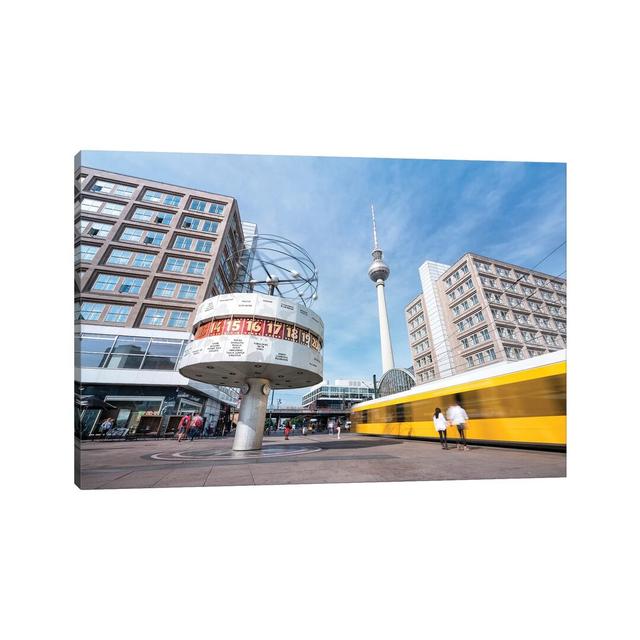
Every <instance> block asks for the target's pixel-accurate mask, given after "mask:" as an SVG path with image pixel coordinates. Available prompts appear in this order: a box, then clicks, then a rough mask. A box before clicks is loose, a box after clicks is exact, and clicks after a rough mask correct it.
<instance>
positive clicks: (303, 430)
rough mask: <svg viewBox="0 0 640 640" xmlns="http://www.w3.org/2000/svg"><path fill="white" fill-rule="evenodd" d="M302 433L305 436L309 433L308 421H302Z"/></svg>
mask: <svg viewBox="0 0 640 640" xmlns="http://www.w3.org/2000/svg"><path fill="white" fill-rule="evenodd" d="M302 435H303V436H306V435H307V423H306V422H303V423H302Z"/></svg>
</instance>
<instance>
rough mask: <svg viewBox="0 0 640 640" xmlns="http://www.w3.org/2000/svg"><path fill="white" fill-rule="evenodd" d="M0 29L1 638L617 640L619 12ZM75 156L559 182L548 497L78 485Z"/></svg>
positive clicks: (622, 437)
mask: <svg viewBox="0 0 640 640" xmlns="http://www.w3.org/2000/svg"><path fill="white" fill-rule="evenodd" d="M18 6H19V8H17V7H18ZM7 7H8V8H5V9H4V12H3V13H4V16H3V27H4V29H3V38H2V40H1V42H0V47H2V62H3V66H4V68H5V72H4V82H3V84H2V88H3V89H4V92H3V93H4V98H3V100H2V103H1V104H2V107H3V110H4V114H3V116H2V119H1V121H2V127H3V134H2V141H3V144H2V160H3V165H4V171H3V174H4V175H3V177H4V178H6V181H5V182H4V186H3V192H2V193H3V211H2V214H3V218H4V222H5V223H7V222H8V223H9V224H10V226H11V227H12V229H11V230H5V231H4V233H3V240H4V242H3V251H2V261H3V282H5V284H6V285H8V287H7V286H6V287H5V289H7V288H8V290H6V291H5V295H6V296H7V297H6V298H5V304H4V305H3V306H4V313H3V314H2V315H3V321H4V322H5V323H6V325H7V327H6V328H4V329H3V333H2V335H3V355H4V358H3V365H4V366H3V368H2V372H3V375H4V378H5V384H4V386H3V390H4V391H5V394H4V407H3V408H4V416H3V418H4V421H3V422H4V424H3V427H4V438H3V445H4V447H3V455H2V465H1V466H2V488H3V490H4V494H5V497H4V499H3V509H2V511H3V516H4V518H3V520H4V524H3V527H2V533H3V535H4V536H5V538H6V539H5V541H4V542H3V544H2V552H3V555H4V556H5V558H4V560H3V563H2V568H3V569H2V577H3V580H4V582H5V589H6V591H5V595H4V596H3V597H2V600H1V602H2V605H4V609H5V613H4V614H3V617H2V625H3V626H6V627H8V630H7V631H6V633H5V637H8V638H12V639H13V638H44V637H47V638H48V637H64V638H68V639H71V638H92V639H96V640H97V639H102V638H109V639H112V638H154V639H155V638H177V637H179V638H205V637H206V638H245V637H257V638H263V637H266V638H278V639H279V640H283V639H285V638H293V637H295V638H360V637H364V638H383V637H384V638H389V637H393V638H414V637H415V638H417V637H420V638H422V637H429V638H491V639H494V640H497V639H501V638H513V637H517V638H536V639H537V638H569V637H580V638H581V637H586V636H587V635H588V636H592V635H593V636H594V637H611V638H630V637H637V630H638V629H637V627H638V622H637V613H636V611H635V607H636V600H635V596H634V592H635V591H636V589H637V576H638V574H637V569H638V566H637V560H638V555H637V541H638V528H637V525H636V524H635V516H636V515H637V506H638V501H637V496H636V489H635V488H636V486H637V473H636V468H637V460H638V450H639V442H638V429H639V428H640V425H639V424H638V412H637V409H636V406H637V403H638V394H637V388H638V385H637V369H636V366H637V365H636V361H637V346H636V344H637V337H636V335H635V334H634V333H633V332H631V331H630V330H629V328H628V327H631V326H632V323H636V322H637V317H638V315H637V314H638V312H637V298H638V295H637V287H636V280H637V276H636V274H637V269H633V263H632V260H634V259H636V257H637V253H638V248H637V238H638V225H637V217H638V196H637V192H638V158H637V149H638V117H639V113H640V110H639V108H638V107H639V104H638V99H637V94H636V93H635V92H636V90H637V86H638V73H637V60H638V53H639V52H638V45H637V43H638V38H637V24H638V23H637V20H636V19H635V17H634V16H633V8H634V3H632V2H616V1H610V2H607V3H602V2H599V3H596V2H588V1H587V2H580V3H578V2H562V1H560V0H554V1H553V2H548V1H543V0H537V1H536V2H513V1H505V2H495V1H493V2H492V1H487V0H485V1H484V2H462V1H458V2H456V1H449V2H442V3H428V2H415V3H411V2H401V1H397V0H396V2H393V3H391V2H389V3H381V2H366V3H365V2H361V3H356V2H344V1H343V2H326V1H325V2H323V3H313V4H312V3H303V2H277V1H273V0H272V1H271V2H263V3H257V2H256V3H247V2H234V3H232V2H224V3H222V2H190V1H188V0H182V2H164V1H157V2H154V3H149V4H147V3H143V2H132V1H128V2H118V1H112V2H109V3H88V2H64V3H44V2H31V3H23V4H20V5H18V4H17V3H11V4H9V5H7ZM83 148H88V149H123V150H154V151H202V152H238V153H281V154H308V155H358V156H382V157H388V156H389V157H405V158H450V159H467V160H470V159H496V160H498V159H499V160H540V161H542V160H545V161H566V162H568V166H569V169H568V183H569V190H568V193H569V201H568V210H569V244H568V251H569V267H568V279H569V324H570V328H569V333H570V343H571V344H570V351H569V373H570V375H569V390H570V400H569V442H570V447H569V477H568V479H566V480H563V479H552V480H521V481H504V480H500V481H478V482H433V483H402V484H368V485H367V484H363V485H345V484H341V485H333V486H331V485H329V486H291V487H246V488H211V489H162V490H128V491H86V492H81V491H79V490H77V489H76V488H75V487H74V486H73V484H72V449H73V441H72V404H71V399H72V392H73V387H72V349H73V345H72V326H71V302H72V295H73V290H72V286H71V269H72V224H71V211H72V180H71V174H72V156H73V154H74V153H75V152H76V151H78V150H80V149H83ZM407 231H408V232H410V230H407ZM27 232H28V234H29V235H27ZM635 263H636V264H637V259H636V260H635ZM43 267H44V268H43ZM35 296H37V298H35ZM34 299H37V300H38V303H37V304H34ZM594 302H596V304H595V305H593V303H594ZM634 304H636V306H635V310H634ZM29 336H31V337H32V338H31V339H30V338H29ZM23 345H30V346H28V347H27V348H26V350H25V349H23Z"/></svg>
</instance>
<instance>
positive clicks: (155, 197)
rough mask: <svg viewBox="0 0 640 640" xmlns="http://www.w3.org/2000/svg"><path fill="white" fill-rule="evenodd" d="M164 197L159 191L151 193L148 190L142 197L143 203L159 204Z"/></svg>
mask: <svg viewBox="0 0 640 640" xmlns="http://www.w3.org/2000/svg"><path fill="white" fill-rule="evenodd" d="M162 196H163V194H162V193H160V192H159V191H151V190H149V189H147V190H146V191H145V192H144V195H143V196H142V201H143V202H155V203H159V202H162Z"/></svg>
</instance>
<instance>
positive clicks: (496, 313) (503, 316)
mask: <svg viewBox="0 0 640 640" xmlns="http://www.w3.org/2000/svg"><path fill="white" fill-rule="evenodd" d="M491 313H492V314H493V317H494V318H495V319H496V320H509V314H508V313H507V312H506V311H502V309H491Z"/></svg>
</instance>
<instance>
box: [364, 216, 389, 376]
mask: <svg viewBox="0 0 640 640" xmlns="http://www.w3.org/2000/svg"><path fill="white" fill-rule="evenodd" d="M371 220H372V221H373V245H374V246H373V251H372V252H371V255H372V256H373V262H372V263H371V266H370V267H369V272H368V273H369V277H370V278H371V280H373V281H374V282H375V283H376V293H377V294H378V319H379V320H380V350H381V352H382V373H383V375H384V374H385V373H386V372H387V371H389V369H393V368H394V366H395V365H394V363H393V348H392V346H391V334H390V332H389V319H388V318H387V302H386V300H385V298H384V281H385V280H386V279H387V278H388V277H389V273H390V269H389V267H388V266H387V265H386V264H385V263H384V261H383V260H382V249H381V248H380V247H379V246H378V234H377V232H376V214H375V211H374V210H373V205H371Z"/></svg>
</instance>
